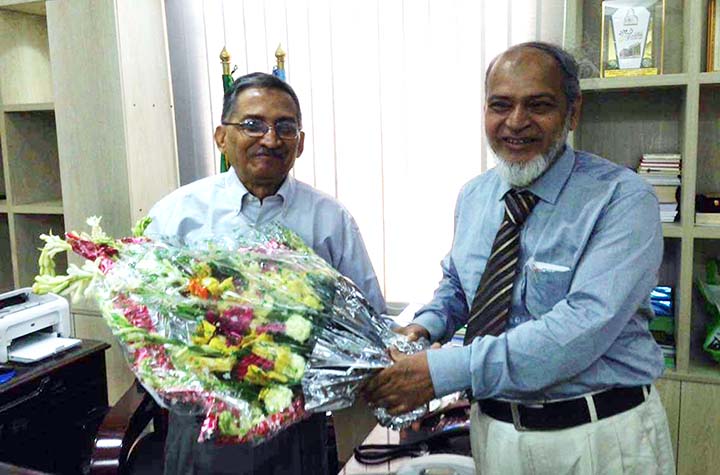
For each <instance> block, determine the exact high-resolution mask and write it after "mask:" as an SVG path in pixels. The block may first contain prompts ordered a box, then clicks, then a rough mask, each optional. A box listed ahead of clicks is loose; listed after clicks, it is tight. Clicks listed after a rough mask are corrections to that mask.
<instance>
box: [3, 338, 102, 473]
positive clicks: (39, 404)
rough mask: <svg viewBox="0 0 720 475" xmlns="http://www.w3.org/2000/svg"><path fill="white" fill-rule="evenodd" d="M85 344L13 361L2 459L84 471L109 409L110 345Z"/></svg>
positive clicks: (55, 469) (49, 469)
mask: <svg viewBox="0 0 720 475" xmlns="http://www.w3.org/2000/svg"><path fill="white" fill-rule="evenodd" d="M109 347H110V345H108V344H106V343H104V342H100V341H93V340H83V342H82V343H81V345H80V346H78V347H75V348H73V349H71V350H68V351H67V352H65V353H62V354H60V355H57V356H55V357H52V358H48V359H45V360H42V361H40V362H38V363H34V364H12V365H13V366H14V367H15V370H16V371H17V375H16V376H15V377H14V378H13V379H11V380H10V381H8V382H6V383H4V384H1V385H0V462H5V463H9V464H12V465H18V466H24V467H31V468H33V469H35V470H41V471H47V472H53V473H62V474H78V473H82V471H81V465H82V463H83V462H84V461H85V459H86V458H87V455H88V451H89V448H90V446H89V444H90V442H92V440H91V439H92V437H93V436H94V433H95V424H96V423H97V422H99V419H101V418H102V416H103V414H104V413H105V411H106V409H107V403H108V400H107V376H106V372H105V350H106V349H108V348H109Z"/></svg>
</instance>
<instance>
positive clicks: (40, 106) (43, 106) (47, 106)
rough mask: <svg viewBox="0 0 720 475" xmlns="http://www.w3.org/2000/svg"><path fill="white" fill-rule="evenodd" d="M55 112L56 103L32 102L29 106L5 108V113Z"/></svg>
mask: <svg viewBox="0 0 720 475" xmlns="http://www.w3.org/2000/svg"><path fill="white" fill-rule="evenodd" d="M54 110H55V103H54V102H30V103H27V104H6V105H4V106H3V111H4V112H37V111H54Z"/></svg>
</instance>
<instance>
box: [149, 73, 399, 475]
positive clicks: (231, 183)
mask: <svg viewBox="0 0 720 475" xmlns="http://www.w3.org/2000/svg"><path fill="white" fill-rule="evenodd" d="M304 140H305V133H304V132H303V131H302V115H301V112H300V102H299V100H298V98H297V96H296V95H295V92H294V91H293V89H292V88H291V87H290V86H289V85H288V84H287V83H285V82H284V81H282V80H280V79H278V78H276V77H275V76H271V75H268V74H263V73H252V74H248V75H246V76H243V77H240V78H238V79H237V80H236V81H235V82H234V84H233V86H232V88H231V89H230V90H229V91H228V92H227V93H226V94H225V97H224V102H223V111H222V117H221V125H220V126H218V127H217V129H216V130H215V143H216V144H217V146H218V148H219V149H220V151H222V152H223V153H224V154H225V157H226V158H227V160H228V163H229V165H230V166H231V168H230V170H228V171H227V172H226V173H221V174H219V175H215V176H211V177H208V178H204V179H201V180H198V181H196V182H194V183H191V184H189V185H186V186H183V187H181V188H180V189H178V190H176V191H174V192H173V193H171V194H170V195H168V196H167V197H165V198H163V199H162V200H161V201H160V202H158V203H157V204H156V205H155V206H154V207H153V209H152V210H151V211H150V217H152V218H153V222H152V223H151V224H150V226H149V227H148V229H147V235H149V236H157V237H161V236H166V237H171V238H179V239H180V240H182V241H185V242H188V243H192V242H193V241H201V240H203V239H207V238H216V237H218V236H223V235H227V236H234V235H235V234H236V233H238V232H240V233H242V232H244V231H247V230H249V229H251V228H252V227H254V226H256V225H259V224H263V223H267V222H271V221H276V222H279V223H280V224H283V225H285V226H287V227H288V228H290V229H292V230H293V231H295V232H296V233H298V234H299V235H300V237H302V238H303V240H304V241H305V243H306V244H307V245H308V246H310V247H312V248H313V250H314V251H315V252H316V253H317V254H318V255H320V257H322V258H323V259H325V260H326V261H327V262H328V263H330V264H331V265H332V266H333V267H334V268H335V269H337V270H338V271H339V272H340V273H342V274H343V275H345V276H347V277H349V278H350V279H352V281H353V282H355V284H357V285H358V287H359V288H360V289H361V290H362V291H363V293H364V294H365V296H366V297H367V298H368V300H369V301H370V303H371V304H372V305H373V307H374V308H375V310H377V311H378V312H384V311H385V301H384V299H383V296H382V293H381V291H380V287H379V285H378V281H377V277H376V276H375V272H374V270H373V267H372V264H371V262H370V258H369V257H368V254H367V251H366V249H365V245H364V243H363V240H362V237H361V235H360V231H359V229H358V227H357V224H355V221H354V220H353V218H352V216H351V215H350V213H349V212H348V211H347V210H346V209H345V208H344V207H343V206H342V205H341V204H340V203H338V202H337V201H336V200H335V199H334V198H332V197H330V196H328V195H326V194H324V193H322V192H320V191H318V190H315V189H314V188H312V187H310V186H309V185H306V184H304V183H302V182H300V181H297V180H295V179H294V178H293V177H292V176H290V175H289V173H290V169H291V168H292V167H293V164H294V163H295V159H296V158H297V157H299V156H300V155H301V154H302V151H303V143H304ZM201 419H202V418H198V417H194V416H179V415H176V414H174V413H171V414H170V423H169V430H168V435H167V439H166V445H165V447H166V449H165V452H166V453H165V473H166V474H168V475H176V474H224V473H227V474H230V473H232V474H251V473H255V474H264V475H265V474H267V475H273V474H277V475H280V474H282V475H322V474H325V473H328V464H327V448H326V443H327V425H326V418H325V416H324V415H323V414H316V415H314V416H312V417H311V418H310V419H308V420H306V421H303V422H300V423H298V424H295V425H294V426H291V427H290V428H288V429H287V430H285V431H283V432H281V433H280V434H278V435H277V436H276V437H274V438H273V439H270V440H269V441H267V442H265V443H263V444H261V445H259V446H257V447H251V446H249V445H224V446H220V445H215V444H213V443H212V442H205V443H198V442H197V438H198V435H199V432H200V426H201Z"/></svg>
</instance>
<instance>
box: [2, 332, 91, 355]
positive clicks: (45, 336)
mask: <svg viewBox="0 0 720 475" xmlns="http://www.w3.org/2000/svg"><path fill="white" fill-rule="evenodd" d="M79 344H80V340H78V339H77V338H61V337H59V336H57V335H56V334H54V333H43V332H38V333H33V334H32V335H28V336H26V337H23V338H21V339H19V340H17V341H15V342H13V344H12V345H10V348H9V350H8V360H10V361H15V362H17V363H34V362H35V361H40V360H42V359H45V358H48V357H50V356H53V355H56V354H58V353H61V352H63V351H65V350H68V349H70V348H72V347H74V346H78V345H79Z"/></svg>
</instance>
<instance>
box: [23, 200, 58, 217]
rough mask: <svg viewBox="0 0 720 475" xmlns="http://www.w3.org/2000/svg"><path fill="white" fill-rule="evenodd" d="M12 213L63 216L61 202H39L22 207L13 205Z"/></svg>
mask: <svg viewBox="0 0 720 475" xmlns="http://www.w3.org/2000/svg"><path fill="white" fill-rule="evenodd" d="M12 212H13V213H16V214H60V215H62V214H63V203H62V200H50V201H39V202H37V203H28V204H24V205H15V206H13V207H12Z"/></svg>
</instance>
